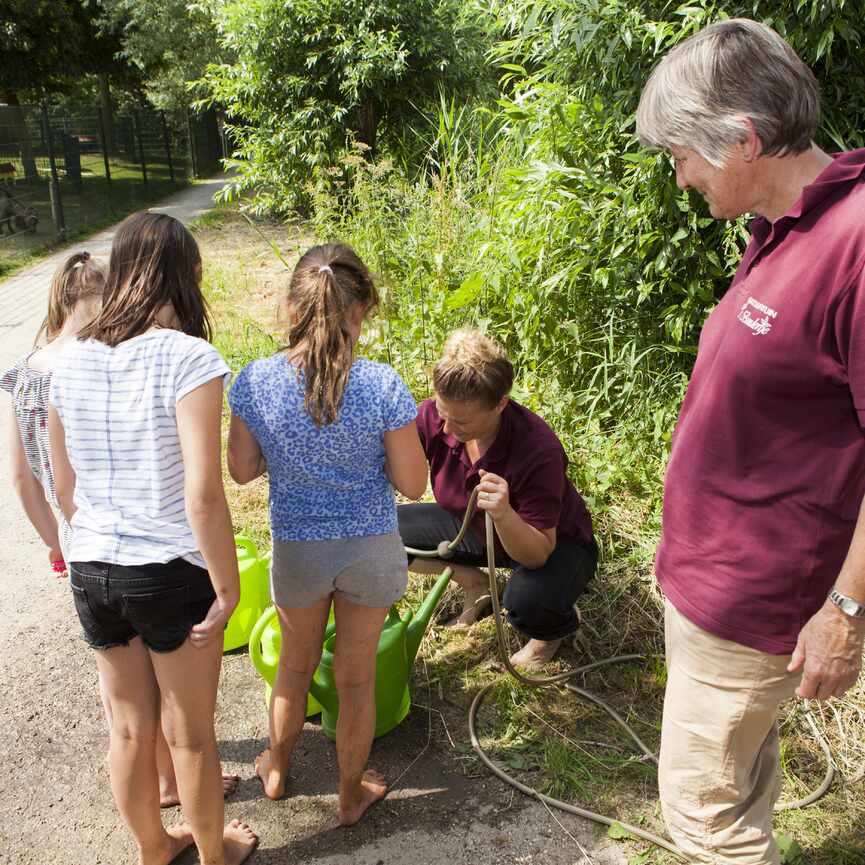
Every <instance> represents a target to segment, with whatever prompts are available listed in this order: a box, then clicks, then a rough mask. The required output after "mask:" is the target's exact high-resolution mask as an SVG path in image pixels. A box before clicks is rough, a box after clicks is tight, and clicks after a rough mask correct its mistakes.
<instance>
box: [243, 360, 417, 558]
mask: <svg viewBox="0 0 865 865" xmlns="http://www.w3.org/2000/svg"><path fill="white" fill-rule="evenodd" d="M303 396H304V383H303V376H302V375H298V374H297V372H296V370H295V367H294V366H292V365H291V363H290V362H289V361H288V359H287V358H286V357H285V355H284V354H282V353H280V354H276V355H274V356H273V357H268V358H264V359H262V360H254V361H253V362H252V363H250V364H248V365H247V366H245V367H244V368H243V369H242V370H241V372H240V375H238V377H237V380H236V381H235V383H234V386H233V387H232V388H231V392H230V393H229V395H228V402H229V405H230V406H231V410H232V412H233V413H234V414H235V415H237V416H238V417H239V418H240V419H241V420H243V422H244V423H245V424H246V425H247V427H248V428H249V431H250V432H251V433H252V434H253V435H254V436H255V438H256V439H257V441H258V443H259V445H260V446H261V451H262V453H263V454H264V458H265V459H266V460H267V473H268V476H269V479H270V527H271V532H272V534H273V536H274V537H275V538H277V539H278V540H281V541H323V540H330V539H333V538H352V537H359V536H363V535H383V534H388V533H390V532H392V531H395V530H396V527H397V522H396V503H395V501H394V494H393V487H392V486H391V484H390V481H389V480H388V478H387V475H386V474H385V471H384V461H385V452H384V433H385V432H387V431H389V430H395V429H399V428H400V427H403V426H405V425H406V424H409V423H411V422H412V421H413V420H414V419H415V417H416V416H417V406H416V405H415V401H414V399H413V398H412V395H411V393H409V390H408V388H407V387H406V386H405V383H404V382H403V380H402V379H401V378H400V377H399V374H398V373H397V372H396V370H395V369H393V368H392V367H390V366H388V365H387V364H383V363H374V362H373V361H370V360H363V359H358V360H356V361H355V362H354V363H353V364H352V367H351V373H350V374H349V379H348V384H347V385H346V389H345V394H344V396H343V400H342V406H341V407H340V411H339V416H338V418H337V420H336V421H335V422H334V423H331V424H328V425H327V426H324V427H320V428H319V427H316V425H315V424H314V423H313V421H312V418H311V417H310V416H309V413H308V412H307V411H306V409H305V408H304V405H303Z"/></svg>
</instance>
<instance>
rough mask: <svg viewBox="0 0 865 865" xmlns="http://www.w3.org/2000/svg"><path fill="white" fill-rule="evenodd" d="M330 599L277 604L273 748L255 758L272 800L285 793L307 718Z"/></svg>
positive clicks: (271, 717) (272, 697) (272, 714)
mask: <svg viewBox="0 0 865 865" xmlns="http://www.w3.org/2000/svg"><path fill="white" fill-rule="evenodd" d="M330 601H331V599H330V596H328V597H327V598H325V599H323V600H321V601H318V602H316V603H315V604H313V605H312V606H310V607H302V608H294V607H291V608H290V607H277V611H278V613H279V624H280V627H281V628H282V643H281V648H280V653H279V667H278V669H277V673H276V681H275V682H274V683H273V691H272V692H271V696H270V711H269V716H268V717H269V722H270V747H269V748H267V749H265V750H264V751H262V753H261V754H260V755H259V757H258V759H257V760H256V761H255V771H256V773H257V774H258V776H259V777H260V778H261V781H262V784H263V785H264V792H265V795H267V797H268V798H270V799H279V798H281V797H282V796H284V795H285V785H286V782H287V781H288V770H289V767H290V765H291V755H292V753H293V752H294V746H295V745H296V744H297V739H298V736H300V731H301V730H302V729H303V722H304V720H305V719H306V695H307V693H308V692H309V682H310V679H312V675H313V673H314V672H315V668H316V667H317V666H318V662H319V660H320V658H321V647H322V643H323V642H324V631H325V628H326V627H327V617H328V613H329V612H330Z"/></svg>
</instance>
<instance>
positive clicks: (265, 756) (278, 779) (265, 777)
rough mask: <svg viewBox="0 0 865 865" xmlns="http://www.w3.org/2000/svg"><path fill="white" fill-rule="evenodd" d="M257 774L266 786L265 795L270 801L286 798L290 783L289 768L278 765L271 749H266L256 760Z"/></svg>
mask: <svg viewBox="0 0 865 865" xmlns="http://www.w3.org/2000/svg"><path fill="white" fill-rule="evenodd" d="M255 774H256V775H258V777H259V778H261V783H262V784H263V785H264V795H265V796H267V798H268V799H273V800H276V799H281V798H282V797H283V796H285V786H286V784H287V783H288V768H287V767H286V768H285V769H283V768H282V767H280V766H277V765H276V761H275V760H274V759H273V753H272V751H271V750H270V748H265V749H264V750H263V751H262V752H261V753H260V754H259V755H258V757H256V758H255Z"/></svg>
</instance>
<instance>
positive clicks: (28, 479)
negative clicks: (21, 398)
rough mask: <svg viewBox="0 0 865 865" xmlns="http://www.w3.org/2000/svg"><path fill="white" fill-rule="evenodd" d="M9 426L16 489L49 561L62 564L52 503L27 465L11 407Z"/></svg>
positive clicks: (11, 461) (10, 450) (13, 485)
mask: <svg viewBox="0 0 865 865" xmlns="http://www.w3.org/2000/svg"><path fill="white" fill-rule="evenodd" d="M7 423H8V424H9V460H10V464H11V465H10V468H11V474H12V487H13V488H14V490H15V492H16V493H17V494H18V498H19V499H20V501H21V506H22V507H23V508H24V513H25V514H27V519H28V520H30V524H31V525H32V526H33V528H34V529H36V531H37V532H38V534H39V537H40V538H42V540H43V541H44V543H45V546H46V547H48V560H49V561H51V562H56V561H59V560H60V559H62V558H63V554H62V553H61V552H60V540H59V538H58V536H57V518H56V517H55V516H54V511H53V510H52V509H51V505H50V504H48V500H47V499H46V498H45V490H44V489H43V488H42V484H41V483H39V481H38V480H37V478H36V475H34V474H33V472H32V471H31V469H30V465H29V463H28V462H27V454H26V452H25V450H24V442H23V441H21V432H20V430H19V429H18V422H17V420H16V418H15V412H14V410H13V409H12V407H11V406H10V407H9V410H8V418H7Z"/></svg>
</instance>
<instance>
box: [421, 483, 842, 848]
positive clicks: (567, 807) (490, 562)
mask: <svg viewBox="0 0 865 865" xmlns="http://www.w3.org/2000/svg"><path fill="white" fill-rule="evenodd" d="M477 497H478V490H477V488H475V489H474V490H473V491H472V494H471V497H470V498H469V501H468V505H467V506H466V513H465V516H464V517H463V522H462V525H461V526H460V530H459V532H458V534H457V536H456V537H455V538H454V539H453V540H452V541H442V542H441V543H440V544H439V545H438V548H437V549H435V550H416V549H412V548H411V547H406V552H407V553H409V554H410V555H413V556H417V557H420V558H430V559H432V558H439V559H445V560H447V559H449V558H451V557H452V556H453V553H454V550H455V549H456V548H457V546H458V545H459V543H460V542H461V541H462V539H463V537H464V536H465V534H466V532H467V531H468V528H469V524H470V521H471V518H472V514H473V513H474V510H475V506H476V504H477ZM485 523H486V545H487V570H488V572H489V580H490V601H491V603H492V608H493V621H494V622H495V627H496V639H497V642H498V648H499V656H500V658H501V661H502V663H503V664H504V666H505V668H506V669H507V671H508V672H509V673H510V674H511V676H513V677H514V678H515V679H516V680H517V681H518V682H522V683H523V684H524V685H531V686H535V687H549V686H551V685H564V687H565V688H567V689H568V690H569V691H571V692H572V693H573V694H576V695H577V696H578V697H581V698H582V699H584V700H588V701H590V702H592V703H594V704H595V705H597V706H600V708H602V709H603V710H604V711H605V712H606V713H607V714H608V715H609V716H610V717H611V718H612V719H613V720H614V721H615V722H616V723H617V724H618V725H619V726H620V727H621V728H622V729H623V730H624V731H625V732H626V733H627V734H628V735H629V736H630V737H631V739H633V741H634V743H635V745H636V746H637V748H639V750H640V751H641V752H642V753H643V755H644V756H645V757H646V758H647V759H649V760H651V761H652V762H653V763H654V764H655V765H656V766H657V764H658V758H657V756H656V755H655V754H654V753H653V752H652V751H651V750H650V749H649V747H648V746H647V745H646V744H645V742H643V741H642V739H640V737H639V736H638V735H637V734H636V733H635V732H634V730H633V728H632V727H631V726H630V725H629V724H628V723H627V721H625V719H624V718H622V716H621V715H620V714H619V713H618V712H617V711H616V710H615V709H614V708H613V707H612V706H610V705H609V703H607V702H605V701H604V700H602V699H601V698H600V697H598V696H597V695H596V694H593V693H592V692H591V691H587V690H586V689H584V688H580V687H578V686H577V685H574V684H573V683H572V682H570V681H568V680H569V679H573V678H575V677H576V676H580V675H582V674H583V673H588V672H589V671H590V670H595V669H597V668H598V667H603V666H607V665H609V664H618V663H622V662H624V661H635V660H640V659H642V657H643V656H642V655H617V656H615V657H612V658H605V659H603V660H601V661H595V662H594V663H592V664H586V665H585V666H582V667H577V668H575V669H573V670H566V671H565V672H563V673H558V674H556V675H554V676H543V677H530V676H525V675H523V673H521V672H519V670H517V669H516V668H515V667H514V666H513V664H511V661H510V653H509V648H508V643H507V637H506V635H505V630H504V616H503V615H502V609H501V604H500V603H499V590H498V580H497V577H496V562H495V534H494V532H495V525H494V523H493V521H492V517H490V515H489V513H487V514H485ZM494 684H495V682H491V683H490V684H489V685H485V686H484V687H483V688H481V690H480V691H478V693H477V694H476V695H475V698H474V700H472V704H471V706H470V708H469V716H468V722H469V736H470V737H471V743H472V748H474V750H475V752H476V753H477V755H478V757H479V758H480V760H481V762H482V763H483V764H484V765H485V766H486V767H487V768H488V769H489V770H490V771H491V772H492V773H493V774H494V775H496V776H497V777H499V778H501V779H502V781H504V782H505V783H507V784H510V785H511V786H512V787H515V788H516V789H517V790H519V791H520V792H522V793H525V794H526V795H527V796H530V797H531V798H533V799H537V800H538V801H540V802H543V803H544V804H545V805H548V806H549V807H551V808H557V809H559V810H560V811H567V812H568V813H569V814H576V815H577V816H578V817H583V818H585V819H587V820H592V821H593V822H595V823H601V824H602V825H604V826H612V825H614V824H618V825H619V826H621V827H622V828H623V829H625V830H626V831H627V832H628V833H630V834H631V835H634V836H635V837H637V838H642V839H643V840H644V841H648V842H649V843H651V844H654V845H655V846H657V847H662V848H664V849H665V850H668V851H669V852H670V853H672V854H673V855H675V856H676V857H678V858H679V859H680V860H682V861H687V860H686V858H685V856H684V855H683V854H682V853H681V851H680V850H679V849H678V848H677V847H676V846H675V844H673V842H672V841H669V840H668V839H666V838H662V837H660V836H659V835H655V834H654V833H652V832H647V831H646V830H645V829H641V828H640V827H639V826H632V825H631V824H629V823H624V822H622V821H621V820H614V819H612V818H611V817H607V816H605V815H604V814H596V813H595V812H594V811H589V810H587V809H585V808H580V807H578V806H576V805H571V804H570V803H569V802H563V801H562V800H560V799H554V798H553V797H552V796H547V795H545V794H544V793H541V792H540V791H538V790H536V789H535V788H534V787H529V786H528V785H527V784H523V783H522V782H521V781H518V780H517V779H516V778H514V777H513V776H512V775H510V774H508V773H507V772H506V771H505V770H504V769H502V768H501V766H499V765H497V764H496V763H494V762H493V761H492V760H491V759H490V758H489V757H488V756H487V754H486V752H485V751H484V749H483V748H482V747H481V743H480V740H479V739H478V736H477V730H476V722H477V715H478V710H479V709H480V706H481V703H482V702H483V700H484V697H485V696H486V695H487V693H488V692H489V690H490V689H491V688H492V687H493V685H494ZM805 720H806V721H807V722H808V726H809V727H810V728H811V732H812V734H813V735H814V738H815V739H816V740H817V742H818V743H819V745H820V747H821V748H822V750H823V753H824V754H825V756H826V774H825V776H824V778H823V781H822V783H821V784H820V786H819V787H818V788H817V789H816V790H814V791H813V792H812V793H810V794H808V795H807V796H805V797H804V798H802V799H797V800H796V801H795V802H781V803H778V804H777V805H776V806H775V810H776V811H788V810H792V809H794V808H805V807H807V806H808V805H812V804H813V803H814V802H816V801H817V800H818V799H820V798H821V797H822V796H823V795H824V794H825V793H826V791H827V790H828V789H829V787H830V786H831V785H832V781H833V779H834V777H835V767H834V764H833V761H832V752H831V750H830V748H829V744H828V742H827V741H826V739H825V737H824V736H823V734H822V733H821V732H820V730H819V728H818V726H817V722H816V721H815V720H814V716H813V715H812V713H811V711H810V710H806V712H805Z"/></svg>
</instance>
